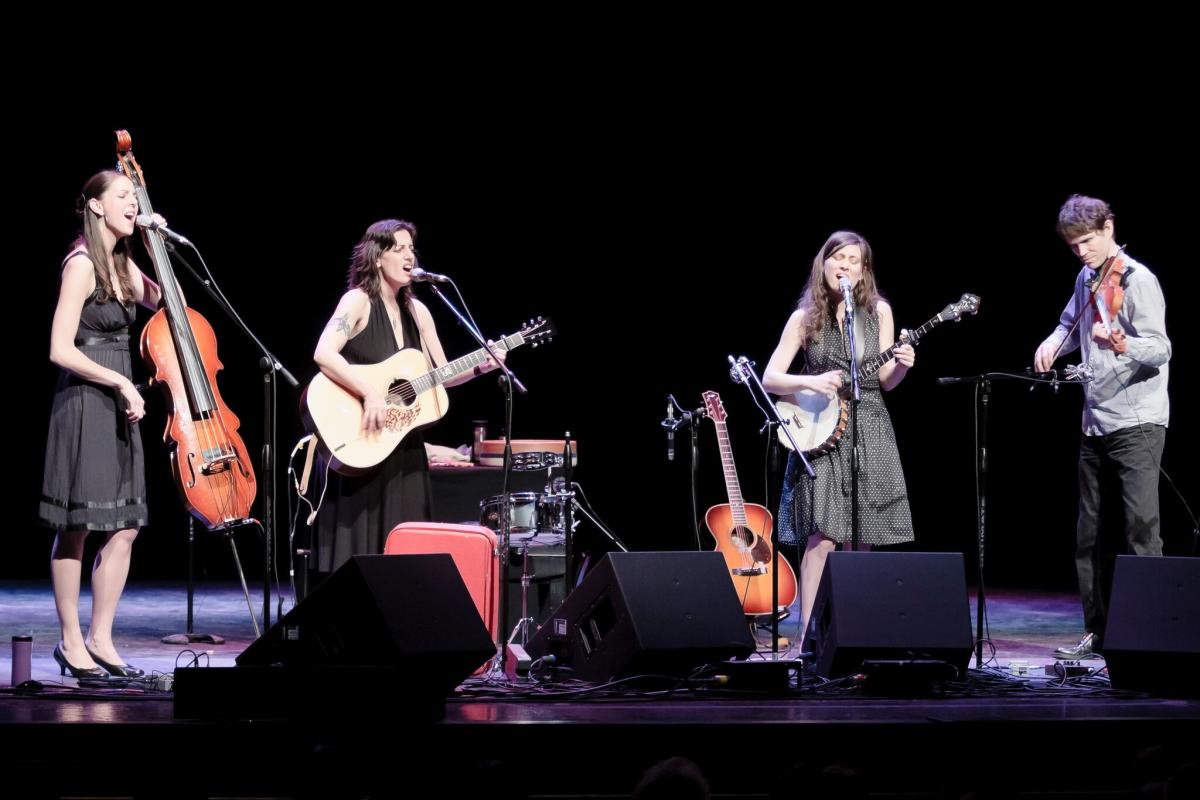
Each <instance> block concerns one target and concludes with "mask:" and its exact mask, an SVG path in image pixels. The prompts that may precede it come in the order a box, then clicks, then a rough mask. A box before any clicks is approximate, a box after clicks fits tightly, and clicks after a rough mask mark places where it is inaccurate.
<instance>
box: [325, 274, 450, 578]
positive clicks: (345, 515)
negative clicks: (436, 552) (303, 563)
mask: <svg viewBox="0 0 1200 800" xmlns="http://www.w3.org/2000/svg"><path fill="white" fill-rule="evenodd" d="M400 321H401V322H400V327H401V330H402V332H403V335H404V346H405V347H412V348H418V349H419V348H420V346H421V340H420V332H419V331H418V329H417V323H416V320H415V319H413V316H412V314H411V313H410V311H409V309H408V305H407V303H405V302H404V301H403V298H401V302H400ZM398 351H399V348H398V347H397V346H396V337H395V336H394V335H393V333H392V329H391V324H390V322H389V319H388V314H387V309H386V308H385V307H384V305H383V299H382V298H380V297H376V298H373V299H372V300H371V312H370V318H369V319H368V321H367V327H366V328H364V329H363V330H362V331H361V332H360V333H359V334H358V335H357V336H355V337H354V338H353V339H351V340H350V341H348V342H346V346H345V347H343V348H342V355H343V356H344V357H345V359H346V360H347V361H349V362H350V363H351V364H377V363H379V362H380V361H383V360H385V359H387V358H388V357H390V356H392V355H393V354H395V353H396V352H398ZM319 466H320V468H321V469H320V471H319V473H318V474H319V475H325V474H326V471H325V465H324V464H320V465H319ZM328 475H329V487H328V490H327V491H326V492H325V499H324V502H323V503H322V505H321V511H320V513H319V514H318V516H317V545H316V546H317V569H318V570H319V571H320V572H332V571H333V570H336V569H337V568H338V567H340V566H341V565H342V564H344V563H346V561H347V560H349V558H350V556H353V555H374V554H378V553H382V552H383V545H384V542H385V541H386V540H387V535H388V533H389V532H390V531H391V529H392V528H394V527H395V526H396V525H397V524H399V523H401V522H409V521H417V520H427V519H429V518H430V517H431V515H432V514H431V508H432V505H433V500H432V497H433V490H432V488H431V484H430V480H429V462H428V459H427V458H426V456H425V439H424V437H423V436H422V435H421V432H420V431H413V432H412V433H409V434H408V435H407V436H405V437H404V438H403V439H402V440H401V441H400V444H398V445H397V446H396V449H395V450H394V451H392V454H391V455H390V456H388V458H387V459H386V460H385V461H384V462H383V463H382V464H380V465H379V467H377V468H376V469H375V470H374V471H372V472H370V473H368V474H366V475H355V476H352V477H351V476H346V475H339V474H338V473H336V472H334V471H333V470H329V471H328ZM321 488H323V487H320V486H318V487H317V489H318V490H319V489H321ZM316 496H317V497H320V492H319V491H318V492H317V495H316Z"/></svg>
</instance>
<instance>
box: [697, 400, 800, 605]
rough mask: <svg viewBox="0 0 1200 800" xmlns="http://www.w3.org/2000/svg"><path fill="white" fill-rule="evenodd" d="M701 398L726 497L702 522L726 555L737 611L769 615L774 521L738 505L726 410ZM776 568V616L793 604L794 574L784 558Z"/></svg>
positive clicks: (763, 512) (752, 506)
mask: <svg viewBox="0 0 1200 800" xmlns="http://www.w3.org/2000/svg"><path fill="white" fill-rule="evenodd" d="M703 397H704V410H705V411H706V412H707V413H708V416H709V417H710V418H711V419H712V421H713V424H714V425H716V428H717V444H718V445H719V446H720V449H721V465H722V467H723V468H724V471H725V490H726V493H727V494H728V495H729V502H728V503H721V504H720V505H716V506H713V507H712V508H710V509H709V510H708V513H707V514H705V515H704V522H705V524H706V525H708V532H709V533H711V534H712V537H713V538H714V539H716V541H717V546H716V547H715V548H713V549H715V550H719V551H721V554H722V555H723V556H725V563H726V565H728V567H729V574H730V576H731V577H732V578H733V587H734V589H736V590H737V594H738V599H739V600H740V601H741V603H742V610H743V611H744V612H745V613H746V614H753V615H758V614H770V613H772V609H771V564H772V563H774V558H773V555H774V553H773V551H772V549H771V531H772V529H773V527H774V525H775V520H774V518H773V517H772V516H771V512H770V511H768V510H767V509H766V507H765V506H760V505H758V504H757V503H747V502H745V501H744V500H742V487H741V483H740V482H739V481H738V475H737V466H736V465H735V464H734V461H733V448H732V447H731V446H730V444H729V430H728V428H727V427H726V425H725V406H724V405H723V404H722V403H721V396H720V395H719V394H717V393H716V392H705V393H704V395H703ZM778 563H779V605H778V607H777V608H776V609H775V610H776V611H778V610H779V609H783V608H787V607H788V606H790V605H791V604H792V603H793V602H795V600H796V573H795V572H794V571H793V570H792V565H791V564H789V563H788V561H787V559H786V558H780V559H779V561H778Z"/></svg>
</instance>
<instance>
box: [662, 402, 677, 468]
mask: <svg viewBox="0 0 1200 800" xmlns="http://www.w3.org/2000/svg"><path fill="white" fill-rule="evenodd" d="M663 427H665V428H666V429H667V461H674V460H675V404H674V403H672V402H671V401H670V400H668V401H667V419H666V421H665V422H664V423H663Z"/></svg>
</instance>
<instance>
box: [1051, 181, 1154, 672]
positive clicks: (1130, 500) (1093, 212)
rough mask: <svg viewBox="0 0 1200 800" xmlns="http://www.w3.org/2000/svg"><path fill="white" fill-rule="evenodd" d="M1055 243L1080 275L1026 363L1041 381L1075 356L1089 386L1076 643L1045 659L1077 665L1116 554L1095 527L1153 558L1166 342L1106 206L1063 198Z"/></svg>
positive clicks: (1146, 278)
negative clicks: (1113, 531) (1064, 247)
mask: <svg viewBox="0 0 1200 800" xmlns="http://www.w3.org/2000/svg"><path fill="white" fill-rule="evenodd" d="M1058 233H1059V235H1060V236H1061V237H1062V238H1063V240H1064V241H1066V243H1067V244H1068V245H1069V246H1070V247H1071V250H1072V251H1073V252H1074V253H1075V255H1077V256H1078V257H1079V259H1080V260H1081V261H1083V264H1084V266H1083V269H1081V270H1080V272H1079V275H1078V276H1077V277H1076V278H1075V291H1074V293H1073V294H1072V295H1071V300H1070V302H1068V303H1067V306H1066V308H1065V309H1063V312H1062V316H1061V317H1060V318H1059V323H1058V327H1057V328H1055V330H1054V332H1053V333H1051V334H1050V336H1048V337H1047V338H1046V340H1045V341H1044V342H1042V343H1041V345H1040V346H1039V347H1038V349H1037V353H1036V354H1035V355H1034V360H1033V363H1034V367H1035V368H1036V369H1037V370H1038V371H1039V372H1048V371H1049V370H1050V368H1051V367H1052V366H1053V365H1054V362H1055V360H1056V359H1057V358H1058V357H1059V356H1060V355H1063V354H1065V353H1070V352H1072V351H1073V350H1075V349H1076V348H1078V349H1079V350H1080V356H1081V363H1082V365H1083V366H1086V367H1088V368H1089V369H1090V370H1091V373H1092V376H1093V379H1092V381H1091V382H1089V383H1087V384H1086V385H1085V386H1084V406H1083V436H1082V438H1081V440H1080V446H1079V520H1078V523H1077V526H1076V539H1075V569H1076V572H1077V574H1078V577H1079V593H1080V596H1081V598H1082V600H1083V616H1084V627H1085V634H1084V636H1083V638H1082V639H1081V640H1080V641H1079V643H1078V644H1075V645H1072V646H1064V647H1061V648H1059V649H1058V650H1057V651H1055V654H1056V655H1057V656H1059V657H1062V658H1086V657H1091V656H1094V655H1098V654H1099V653H1100V651H1101V648H1102V643H1103V638H1104V627H1105V622H1106V619H1107V612H1108V599H1109V593H1110V590H1111V587H1112V570H1113V566H1114V564H1115V561H1116V555H1117V552H1116V551H1117V549H1118V547H1119V545H1117V544H1115V542H1114V543H1110V541H1109V538H1108V537H1106V536H1102V535H1101V519H1105V520H1109V521H1111V523H1112V524H1113V525H1114V527H1116V526H1117V525H1120V526H1122V527H1123V530H1124V541H1125V547H1126V548H1127V550H1128V552H1130V553H1132V554H1134V555H1151V556H1158V555H1162V538H1161V537H1160V535H1159V515H1158V471H1159V462H1160V461H1161V459H1162V452H1163V443H1164V442H1165V440H1166V433H1167V420H1168V416H1169V410H1170V409H1169V403H1168V399H1167V376H1168V361H1170V358H1171V341H1170V340H1169V339H1168V338H1167V329H1166V301H1165V300H1164V299H1163V292H1162V287H1161V286H1159V283H1158V278H1156V277H1155V276H1154V273H1152V272H1151V271H1150V270H1149V269H1147V268H1146V266H1145V265H1144V264H1141V263H1139V262H1137V261H1134V260H1133V259H1132V258H1130V257H1129V256H1127V255H1125V254H1124V252H1123V250H1124V248H1123V247H1121V246H1119V245H1118V244H1117V243H1116V239H1115V236H1114V232H1113V213H1112V210H1111V209H1110V208H1109V206H1108V203H1106V202H1104V201H1103V200H1098V199H1096V198H1092V197H1084V196H1082V195H1072V196H1071V198H1070V199H1068V200H1067V202H1066V203H1064V204H1063V207H1062V208H1061V209H1060V210H1059V212H1058ZM1118 514H1120V515H1121V516H1117V515H1118ZM1107 524H1108V523H1107V522H1106V527H1107Z"/></svg>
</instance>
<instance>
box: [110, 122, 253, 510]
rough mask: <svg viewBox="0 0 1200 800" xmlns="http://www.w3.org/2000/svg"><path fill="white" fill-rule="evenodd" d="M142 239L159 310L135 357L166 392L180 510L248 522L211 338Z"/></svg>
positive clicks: (243, 459)
mask: <svg viewBox="0 0 1200 800" xmlns="http://www.w3.org/2000/svg"><path fill="white" fill-rule="evenodd" d="M132 147H133V144H132V140H131V138H130V136H129V133H128V131H123V130H121V131H117V169H118V170H119V171H121V172H122V173H123V174H124V175H125V177H127V178H129V180H130V181H132V182H133V188H134V194H135V195H136V196H137V201H138V212H139V213H141V214H149V215H153V213H154V212H153V210H152V208H151V205H150V195H149V194H148V193H147V191H146V181H145V177H144V176H143V174H142V168H141V166H140V165H139V164H138V163H137V159H135V158H134V157H133V150H132ZM142 241H143V242H145V244H146V251H147V252H148V253H149V254H150V260H151V261H152V262H153V264H154V274H155V276H156V277H157V279H158V285H159V286H160V287H161V289H162V301H163V307H162V308H160V309H159V310H158V311H156V312H155V313H154V315H153V316H152V317H151V318H150V321H149V322H147V323H146V327H145V328H144V329H143V330H142V339H141V349H142V358H143V359H144V360H145V361H146V364H147V366H149V368H150V370H151V372H152V374H153V376H154V377H153V378H152V379H151V382H152V383H157V384H158V385H159V386H161V387H162V388H163V390H164V391H165V393H166V394H167V400H168V409H169V413H168V419H167V427H166V430H165V431H164V432H163V441H164V442H166V443H167V445H168V447H169V449H170V451H171V471H172V473H173V474H174V476H175V482H176V484H177V486H178V488H179V493H180V497H181V498H182V499H183V504H184V506H186V507H187V509H188V511H189V512H191V514H192V515H193V516H195V517H196V519H198V520H200V521H201V522H202V523H204V525H205V526H206V527H208V528H210V529H222V528H230V527H234V526H236V525H241V524H244V523H245V522H247V521H249V519H250V506H251V504H252V503H253V502H254V495H255V493H256V489H257V484H256V482H255V479H254V467H253V465H252V463H251V461H250V456H249V454H248V453H247V452H246V445H245V444H244V443H243V442H242V439H241V436H239V435H238V428H239V427H240V426H241V423H240V422H239V420H238V418H237V417H236V416H235V415H234V413H233V412H232V411H230V410H229V407H228V406H227V405H225V401H224V400H223V399H221V395H220V393H219V392H218V391H217V372H218V371H219V370H220V369H221V368H222V365H221V362H220V360H219V359H218V358H217V338H216V335H215V334H214V333H213V329H212V326H211V325H209V323H208V320H206V319H205V318H204V317H203V316H202V315H200V314H199V313H197V312H196V311H194V310H193V309H190V308H188V307H187V306H186V305H185V304H184V301H183V293H182V292H181V291H180V289H179V284H178V282H177V281H176V278H175V274H174V272H173V270H172V268H171V259H170V257H169V255H168V253H167V249H166V244H165V240H164V239H163V235H162V233H161V232H159V231H155V230H149V229H147V228H142Z"/></svg>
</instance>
